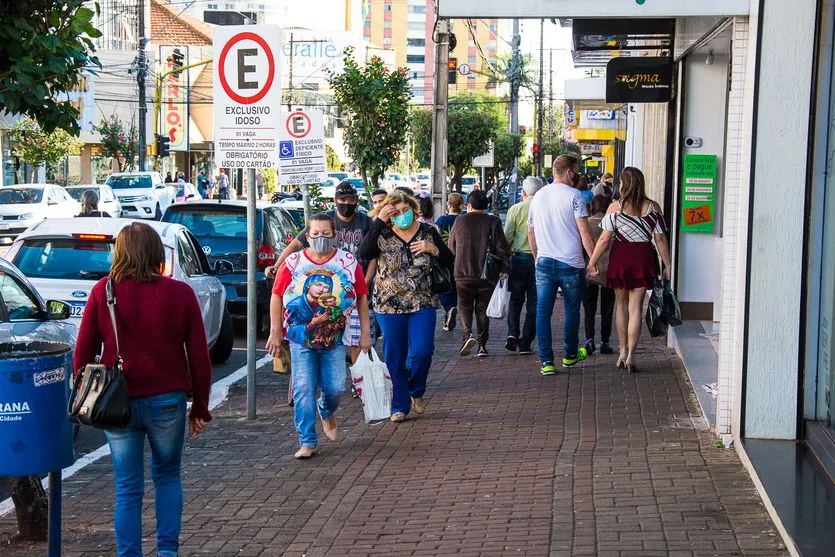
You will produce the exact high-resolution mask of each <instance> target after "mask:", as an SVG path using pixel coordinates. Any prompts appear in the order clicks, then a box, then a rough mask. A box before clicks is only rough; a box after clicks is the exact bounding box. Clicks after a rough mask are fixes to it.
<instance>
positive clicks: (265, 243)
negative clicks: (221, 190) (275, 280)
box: [162, 201, 297, 332]
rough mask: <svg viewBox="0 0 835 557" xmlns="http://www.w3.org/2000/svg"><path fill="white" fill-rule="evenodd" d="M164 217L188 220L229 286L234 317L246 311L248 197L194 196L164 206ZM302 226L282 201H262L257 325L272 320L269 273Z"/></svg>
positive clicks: (263, 329)
mask: <svg viewBox="0 0 835 557" xmlns="http://www.w3.org/2000/svg"><path fill="white" fill-rule="evenodd" d="M162 221H163V222H169V223H176V224H179V225H182V226H185V227H186V228H187V229H188V230H189V231H191V233H192V234H194V236H195V237H196V238H197V240H198V241H199V242H200V245H201V246H202V250H203V253H204V254H205V256H206V258H207V259H208V262H209V264H210V265H212V266H213V267H214V269H215V275H216V276H217V278H219V279H220V281H221V282H222V283H223V286H224V288H225V289H226V300H227V304H228V307H229V311H230V312H231V314H232V316H233V317H236V318H245V317H246V293H247V287H246V269H247V238H246V202H239V201H224V202H223V203H218V202H216V201H214V202H212V201H195V202H192V203H177V204H175V205H172V206H171V207H169V208H168V210H167V211H165V214H164V215H163V216H162ZM296 231H297V226H296V223H295V221H294V220H293V218H292V217H291V216H290V215H289V214H288V213H287V211H285V210H284V209H282V208H281V207H280V206H279V205H268V204H265V203H258V205H257V213H256V223H255V234H256V238H257V240H256V243H257V244H258V254H257V257H258V273H257V275H258V282H257V286H256V288H257V299H258V312H257V314H258V330H259V331H261V332H266V331H267V330H268V329H269V326H270V292H271V288H272V281H271V280H269V279H268V278H267V277H266V275H265V274H264V269H265V268H266V267H267V266H268V265H272V264H274V263H275V261H276V259H278V256H279V254H280V253H281V251H282V250H283V249H284V248H285V247H286V246H287V244H288V243H289V242H290V240H292V239H293V238H294V237H295V235H296Z"/></svg>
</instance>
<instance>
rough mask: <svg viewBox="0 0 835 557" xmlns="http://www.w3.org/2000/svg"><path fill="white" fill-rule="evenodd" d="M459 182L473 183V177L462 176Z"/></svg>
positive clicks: (466, 184) (465, 184) (464, 183)
mask: <svg viewBox="0 0 835 557" xmlns="http://www.w3.org/2000/svg"><path fill="white" fill-rule="evenodd" d="M461 184H462V185H464V186H472V185H475V178H473V177H472V176H464V177H463V178H461Z"/></svg>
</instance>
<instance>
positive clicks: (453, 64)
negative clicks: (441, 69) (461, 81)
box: [446, 58, 458, 85]
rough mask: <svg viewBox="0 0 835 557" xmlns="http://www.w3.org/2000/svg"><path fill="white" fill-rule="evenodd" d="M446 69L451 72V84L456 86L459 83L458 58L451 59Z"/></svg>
mask: <svg viewBox="0 0 835 557" xmlns="http://www.w3.org/2000/svg"><path fill="white" fill-rule="evenodd" d="M446 67H447V70H449V71H448V73H449V84H450V85H455V84H456V83H457V82H458V58H450V59H449V62H447V63H446Z"/></svg>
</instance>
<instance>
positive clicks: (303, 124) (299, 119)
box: [287, 112, 311, 139]
mask: <svg viewBox="0 0 835 557" xmlns="http://www.w3.org/2000/svg"><path fill="white" fill-rule="evenodd" d="M310 128H311V124H310V116H308V115H307V114H305V113H304V112H291V113H290V115H289V116H287V133H289V134H290V136H291V137H295V138H296V139H301V138H302V137H304V136H306V135H307V134H309V133H310Z"/></svg>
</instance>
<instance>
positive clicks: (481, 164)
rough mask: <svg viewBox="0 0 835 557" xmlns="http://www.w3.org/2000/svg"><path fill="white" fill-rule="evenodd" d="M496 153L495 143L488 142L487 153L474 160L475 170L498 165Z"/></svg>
mask: <svg viewBox="0 0 835 557" xmlns="http://www.w3.org/2000/svg"><path fill="white" fill-rule="evenodd" d="M495 159H496V151H495V149H494V147H493V142H492V141H488V142H487V152H486V153H482V154H481V155H479V156H477V157H475V158H473V168H493V167H494V166H495V165H496V162H495Z"/></svg>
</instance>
